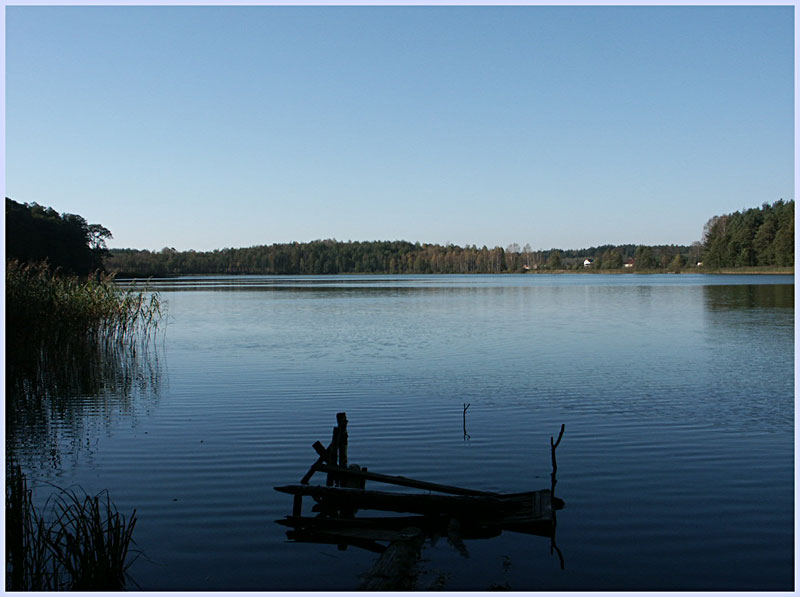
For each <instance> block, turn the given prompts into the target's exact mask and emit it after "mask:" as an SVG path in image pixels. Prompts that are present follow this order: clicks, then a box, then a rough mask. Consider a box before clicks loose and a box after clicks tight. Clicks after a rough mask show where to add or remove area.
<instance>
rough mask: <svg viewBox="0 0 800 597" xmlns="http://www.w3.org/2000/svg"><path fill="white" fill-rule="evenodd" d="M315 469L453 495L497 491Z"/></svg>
mask: <svg viewBox="0 0 800 597" xmlns="http://www.w3.org/2000/svg"><path fill="white" fill-rule="evenodd" d="M317 469H318V470H320V471H322V472H327V473H336V474H337V475H342V476H344V477H355V478H359V479H364V480H366V481H378V482H380V483H387V484H390V485H401V486H403V487H413V488H415V489H426V490H428V491H438V492H440V493H449V494H453V495H476V496H477V495H483V496H490V497H493V496H498V495H500V494H498V493H492V492H490V491H479V490H477V489H465V488H463V487H454V486H452V485H442V484H440V483H430V482H428V481H418V480H417V479H411V478H409V477H402V476H398V475H383V474H381V473H373V472H371V471H367V470H364V469H362V470H359V471H356V470H352V469H342V468H341V467H335V466H330V465H327V464H324V463H320V464H319V465H317Z"/></svg>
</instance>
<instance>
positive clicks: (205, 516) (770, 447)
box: [7, 274, 794, 591]
mask: <svg viewBox="0 0 800 597" xmlns="http://www.w3.org/2000/svg"><path fill="white" fill-rule="evenodd" d="M151 287H152V289H153V290H157V291H159V292H160V293H161V294H162V298H163V300H164V302H165V303H166V305H167V313H168V316H167V323H166V327H165V329H164V330H163V331H162V332H161V333H160V335H159V336H158V338H157V339H156V340H155V341H153V342H151V343H150V344H149V345H148V347H147V349H146V350H140V352H139V353H138V354H137V356H136V359H135V360H134V361H128V362H125V363H122V364H121V365H120V366H117V367H112V368H109V370H108V372H107V373H105V374H104V375H105V378H104V379H103V380H102V383H101V384H99V387H98V388H97V389H96V390H95V391H92V392H91V393H88V394H87V393H81V392H73V393H66V394H65V395H63V396H59V397H58V399H53V400H52V401H51V402H52V404H46V405H44V406H43V407H42V409H41V410H40V411H37V412H36V413H35V414H26V416H25V417H23V418H22V419H23V420H24V424H22V426H21V427H20V429H21V431H20V432H18V433H15V434H12V435H11V436H10V437H8V438H7V442H8V445H9V446H10V447H11V448H13V449H14V451H15V452H16V453H17V455H18V457H19V459H20V461H21V462H22V465H23V468H24V470H25V471H26V472H27V473H28V475H29V479H30V483H31V485H32V486H34V492H35V495H36V498H37V499H38V500H43V499H44V498H46V497H47V495H49V492H50V488H49V485H48V484H51V483H52V484H56V485H58V486H61V487H67V486H73V485H79V486H81V487H83V488H84V489H86V490H87V491H91V492H97V491H100V490H102V489H108V490H109V492H110V495H111V497H112V498H113V500H114V501H115V502H116V504H117V506H118V508H119V509H120V510H121V511H122V512H126V513H127V512H130V511H131V510H133V509H134V508H135V509H136V512H137V517H138V523H137V526H136V530H135V533H134V539H135V541H136V547H137V548H138V549H140V550H141V551H142V552H143V554H144V555H143V556H142V557H140V558H139V559H138V560H137V561H136V563H135V564H134V565H133V567H132V568H131V574H132V576H133V578H134V580H136V581H137V583H138V584H139V585H140V587H141V588H142V589H144V590H191V591H197V590H258V591H265V590H352V589H355V588H356V587H357V586H358V584H359V575H360V574H361V573H363V572H364V571H366V570H367V569H368V568H369V567H370V566H371V565H372V564H373V563H374V561H375V560H376V558H377V555H376V554H374V553H371V552H369V551H366V550H362V549H359V548H357V547H354V546H350V547H348V549H346V550H343V551H342V550H339V549H338V548H337V546H336V545H323V544H316V543H295V542H290V541H288V540H287V537H286V528H285V527H283V526H281V525H278V524H276V523H275V522H274V521H275V520H278V519H280V518H282V517H284V516H286V515H288V514H290V513H291V506H292V499H291V497H290V496H288V495H285V494H282V493H278V492H276V491H274V490H273V487H275V486H277V485H287V484H292V483H297V482H298V481H299V479H300V478H301V477H302V476H303V474H304V473H305V472H306V471H307V470H308V468H309V466H310V465H311V463H312V462H314V460H316V453H315V452H314V450H313V449H312V447H311V445H312V443H313V442H315V441H316V440H320V441H322V442H324V443H325V444H327V443H328V441H330V437H331V429H332V427H333V426H334V425H335V423H336V419H335V415H336V413H337V412H341V411H346V413H347V417H348V419H349V421H350V423H349V427H348V431H349V459H350V462H357V463H358V464H360V465H362V466H367V467H369V469H370V470H372V471H376V472H381V473H386V474H396V475H405V476H408V477H414V478H419V479H424V480H429V481H434V482H438V483H446V484H451V485H457V486H462V487H470V488H474V489H480V490H486V491H501V492H521V491H529V490H534V489H542V488H548V487H549V485H550V470H551V465H550V438H551V436H554V435H557V434H558V431H559V428H560V426H561V424H562V423H563V424H564V425H565V426H566V431H565V434H564V437H563V440H562V442H561V445H560V446H559V448H558V487H557V490H556V493H557V495H558V496H559V497H561V498H562V499H563V500H564V501H565V502H566V506H565V508H564V509H563V510H561V511H559V512H558V520H557V531H556V538H555V539H556V543H557V546H558V548H559V550H560V551H561V553H562V554H563V559H564V565H563V569H562V566H561V562H560V559H559V557H557V554H556V553H554V552H551V545H550V539H548V538H545V537H537V536H530V535H524V534H518V533H513V532H503V533H502V534H501V535H500V536H499V537H495V538H492V539H482V540H467V541H465V547H466V550H467V552H468V553H463V552H459V550H457V549H455V548H454V547H453V545H451V544H449V543H448V541H447V538H446V537H445V538H441V539H439V540H438V541H435V542H432V541H429V542H428V543H426V545H425V546H424V549H423V552H422V559H421V561H420V562H419V570H420V576H419V579H418V588H420V589H427V588H444V589H446V590H453V591H461V590H486V589H488V588H489V587H492V586H505V587H509V588H511V589H512V590H518V591H539V590H662V591H663V590H725V591H730V590H784V591H789V590H793V588H794V278H793V276H722V275H720V276H711V275H695V274H684V275H599V274H598V275H592V274H586V275H502V276H491V275H481V276H459V275H453V276H377V275H376V276H333V277H263V276H240V277H179V278H174V279H163V280H155V281H153V282H151ZM466 404H469V405H470V406H469V408H468V410H467V411H466V413H465V412H464V406H465V405H466ZM315 480H317V478H315ZM369 487H372V488H376V489H378V488H381V486H380V485H377V484H372V483H368V488H369ZM307 499H308V498H307ZM307 511H308V507H307V506H306V512H307ZM132 588H135V587H132Z"/></svg>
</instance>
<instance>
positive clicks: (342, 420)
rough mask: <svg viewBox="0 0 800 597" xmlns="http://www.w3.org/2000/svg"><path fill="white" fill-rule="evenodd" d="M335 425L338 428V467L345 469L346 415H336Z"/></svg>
mask: <svg viewBox="0 0 800 597" xmlns="http://www.w3.org/2000/svg"><path fill="white" fill-rule="evenodd" d="M336 424H337V425H338V426H339V466H340V467H341V468H347V414H346V413H336Z"/></svg>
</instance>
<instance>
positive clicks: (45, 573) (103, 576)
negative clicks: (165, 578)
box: [6, 460, 136, 591]
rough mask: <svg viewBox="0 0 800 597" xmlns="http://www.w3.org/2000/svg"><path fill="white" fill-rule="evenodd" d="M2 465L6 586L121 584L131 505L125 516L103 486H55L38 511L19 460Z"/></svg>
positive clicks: (82, 587)
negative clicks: (90, 491)
mask: <svg viewBox="0 0 800 597" xmlns="http://www.w3.org/2000/svg"><path fill="white" fill-rule="evenodd" d="M6 466H7V470H6V590H9V591H64V590H66V591H79V590H121V589H124V588H125V584H126V580H127V579H128V574H127V571H128V568H129V567H130V566H131V564H133V561H134V560H135V558H129V554H130V550H129V547H130V544H131V542H132V535H133V529H134V527H135V525H136V510H134V511H133V513H132V514H131V516H130V517H129V518H127V519H126V518H125V516H123V515H121V514H120V513H119V512H117V510H116V508H115V506H114V504H113V503H112V501H111V499H110V497H109V495H108V492H101V493H100V494H98V495H95V496H90V495H84V496H81V495H79V494H78V493H77V492H75V491H71V490H58V493H57V494H55V496H54V497H51V499H49V500H48V502H47V505H46V506H45V513H42V512H40V511H39V510H38V509H37V508H36V507H35V506H34V504H33V501H32V492H31V490H29V489H28V487H27V482H26V479H25V475H24V474H23V473H22V470H21V469H20V467H19V465H18V464H17V463H16V462H14V461H13V460H11V461H9V462H8V463H7V465H6Z"/></svg>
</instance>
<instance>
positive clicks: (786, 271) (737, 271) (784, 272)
mask: <svg viewBox="0 0 800 597" xmlns="http://www.w3.org/2000/svg"><path fill="white" fill-rule="evenodd" d="M112 273H114V272H112ZM543 274H557V275H565V274H566V275H569V274H574V275H612V276H651V275H681V274H700V275H708V276H720V275H724V276H740V275H746V276H794V268H793V267H786V268H758V267H753V268H749V267H748V268H728V269H718V270H700V269H698V268H691V269H686V270H682V271H679V272H670V271H663V270H643V271H625V270H599V271H598V270H594V271H586V270H574V269H561V270H537V271H527V272H497V273H467V274H465V273H427V274H399V273H390V272H346V273H337V274H262V273H257V274H250V273H236V274H234V273H215V274H208V273H191V272H182V273H174V274H164V275H149V276H135V275H134V276H131V275H128V274H127V272H126V275H120V274H118V273H114V276H115V280H116V281H123V280H148V279H152V280H163V279H167V278H177V277H181V276H196V277H215V276H226V277H227V276H231V277H239V276H274V277H286V278H290V277H298V276H300V277H304V278H313V277H336V276H508V275H516V276H526V275H543Z"/></svg>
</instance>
